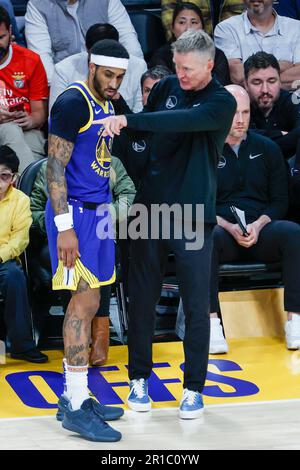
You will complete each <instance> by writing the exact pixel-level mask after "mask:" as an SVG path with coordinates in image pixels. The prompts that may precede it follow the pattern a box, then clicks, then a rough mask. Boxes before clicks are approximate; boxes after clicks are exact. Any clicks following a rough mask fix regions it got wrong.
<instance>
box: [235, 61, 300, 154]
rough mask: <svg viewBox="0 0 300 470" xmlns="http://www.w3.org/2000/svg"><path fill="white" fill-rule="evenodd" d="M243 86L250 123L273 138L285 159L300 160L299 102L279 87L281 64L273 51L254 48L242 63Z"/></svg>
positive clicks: (252, 126)
mask: <svg viewBox="0 0 300 470" xmlns="http://www.w3.org/2000/svg"><path fill="white" fill-rule="evenodd" d="M244 70H245V86H246V90H247V91H248V93H249V97H250V102H251V118H250V127H251V128H253V129H255V131H256V132H258V133H260V134H262V135H265V136H266V137H269V138H271V139H272V140H274V141H275V142H276V143H277V144H278V145H279V147H280V148H281V151H282V153H283V155H284V157H285V158H286V159H289V158H291V157H293V156H294V155H296V153H297V160H298V161H299V162H300V106H299V104H298V102H297V100H296V99H295V95H291V94H290V93H289V92H288V91H286V90H281V80H280V66H279V63H278V61H277V59H276V58H275V57H274V56H273V55H272V54H267V53H266V52H257V53H256V54H253V55H252V56H250V57H249V58H248V59H247V60H246V62H245V64H244Z"/></svg>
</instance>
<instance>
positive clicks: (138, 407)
mask: <svg viewBox="0 0 300 470" xmlns="http://www.w3.org/2000/svg"><path fill="white" fill-rule="evenodd" d="M127 404H128V406H129V408H130V409H131V410H133V411H138V412H141V413H143V412H147V411H151V402H150V403H134V402H132V401H130V400H128V398H127Z"/></svg>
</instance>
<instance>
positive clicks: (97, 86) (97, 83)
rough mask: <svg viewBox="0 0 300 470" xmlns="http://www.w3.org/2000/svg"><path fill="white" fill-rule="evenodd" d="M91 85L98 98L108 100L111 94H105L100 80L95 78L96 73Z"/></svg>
mask: <svg viewBox="0 0 300 470" xmlns="http://www.w3.org/2000/svg"><path fill="white" fill-rule="evenodd" d="M93 87H94V90H95V91H96V92H97V94H98V96H99V98H100V100H110V99H111V96H108V95H106V94H105V91H104V89H103V87H102V86H101V83H100V81H99V80H98V79H97V77H96V75H94V78H93Z"/></svg>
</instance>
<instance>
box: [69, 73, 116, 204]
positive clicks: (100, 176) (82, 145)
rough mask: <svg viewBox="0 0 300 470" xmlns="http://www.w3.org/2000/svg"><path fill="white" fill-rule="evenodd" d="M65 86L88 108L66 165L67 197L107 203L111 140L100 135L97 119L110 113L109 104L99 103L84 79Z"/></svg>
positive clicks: (112, 111) (108, 199) (100, 125)
mask: <svg viewBox="0 0 300 470" xmlns="http://www.w3.org/2000/svg"><path fill="white" fill-rule="evenodd" d="M68 89H76V90H78V91H79V92H80V93H82V95H83V96H84V98H85V100H86V103H87V106H88V109H89V120H88V122H87V124H85V125H84V126H83V127H81V128H80V129H79V132H78V135H77V138H76V140H75V143H74V149H73V152H72V155H71V159H70V161H69V163H68V165H67V166H66V173H65V176H66V182H67V188H68V196H70V197H74V198H76V199H77V200H79V201H83V202H95V203H98V204H103V203H108V202H110V201H111V196H110V190H109V173H110V166H111V153H110V152H111V148H112V139H111V137H108V136H107V137H103V131H104V127H103V126H102V124H100V123H99V121H100V120H101V119H104V118H106V117H108V116H110V115H112V114H114V109H113V106H112V104H111V102H110V101H106V102H104V103H102V102H101V101H99V100H97V98H95V97H94V96H93V95H92V93H91V92H90V91H89V89H88V87H87V86H86V84H85V83H84V82H75V83H74V84H72V85H70V87H69V88H68ZM74 112H76V109H74Z"/></svg>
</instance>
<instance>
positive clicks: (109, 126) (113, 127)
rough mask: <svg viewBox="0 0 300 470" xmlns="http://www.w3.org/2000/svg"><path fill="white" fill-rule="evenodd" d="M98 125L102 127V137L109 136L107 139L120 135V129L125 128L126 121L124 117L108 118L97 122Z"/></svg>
mask: <svg viewBox="0 0 300 470" xmlns="http://www.w3.org/2000/svg"><path fill="white" fill-rule="evenodd" d="M99 123H100V124H102V125H103V126H104V129H105V131H104V133H103V136H104V137H105V136H107V135H109V137H113V136H114V135H115V134H116V135H120V132H121V129H123V127H127V119H126V117H125V116H124V115H121V116H109V117H108V118H105V119H101V120H99Z"/></svg>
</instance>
